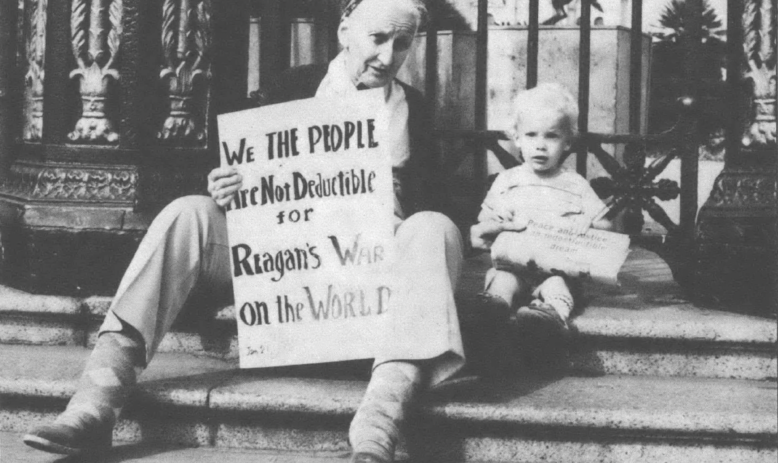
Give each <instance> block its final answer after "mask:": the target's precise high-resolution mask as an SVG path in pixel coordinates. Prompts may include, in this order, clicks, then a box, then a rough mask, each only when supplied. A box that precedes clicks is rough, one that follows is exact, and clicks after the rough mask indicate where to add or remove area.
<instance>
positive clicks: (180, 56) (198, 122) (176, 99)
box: [157, 0, 211, 145]
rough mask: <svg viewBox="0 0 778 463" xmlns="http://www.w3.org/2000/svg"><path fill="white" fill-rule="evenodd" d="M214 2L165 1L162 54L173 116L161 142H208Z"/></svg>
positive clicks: (160, 133)
mask: <svg viewBox="0 0 778 463" xmlns="http://www.w3.org/2000/svg"><path fill="white" fill-rule="evenodd" d="M210 48H211V1H210V0H165V2H164V3H163V6H162V51H163V53H164V60H165V67H164V68H163V69H162V72H161V73H160V79H161V80H162V81H163V82H165V83H167V88H168V98H169V102H170V112H169V114H168V116H167V118H166V119H165V122H164V124H163V126H162V128H161V129H160V131H159V132H158V133H157V138H159V139H160V140H163V141H168V142H172V143H177V144H200V145H202V144H203V143H204V142H205V140H206V128H205V121H204V119H205V117H204V113H205V106H206V103H205V100H206V98H207V82H208V80H209V79H210V63H209V54H210Z"/></svg>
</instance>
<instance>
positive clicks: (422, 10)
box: [340, 0, 427, 28]
mask: <svg viewBox="0 0 778 463" xmlns="http://www.w3.org/2000/svg"><path fill="white" fill-rule="evenodd" d="M366 1H375V0H346V1H344V2H343V7H342V8H341V12H342V15H341V18H340V21H341V22H343V21H344V20H346V18H348V17H349V16H351V13H353V12H354V10H357V9H359V5H360V4H362V3H364V2H366ZM380 1H384V2H387V1H391V2H397V3H405V4H407V5H408V8H409V10H410V11H413V12H414V13H415V14H416V17H417V18H419V22H418V24H417V28H421V27H422V26H423V25H424V24H425V23H426V21H427V5H426V4H425V2H424V0H380Z"/></svg>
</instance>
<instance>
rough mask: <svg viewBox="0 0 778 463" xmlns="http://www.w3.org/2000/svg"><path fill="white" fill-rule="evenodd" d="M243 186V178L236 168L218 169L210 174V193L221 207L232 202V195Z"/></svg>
mask: <svg viewBox="0 0 778 463" xmlns="http://www.w3.org/2000/svg"><path fill="white" fill-rule="evenodd" d="M241 186H243V177H242V176H241V175H240V174H238V170H237V169H236V168H234V167H217V168H215V169H213V170H212V171H211V172H210V173H209V174H208V193H210V194H211V198H213V200H214V201H216V204H218V205H219V206H220V207H222V208H224V207H227V205H228V204H230V201H232V195H233V194H235V192H236V191H238V190H240V187H241Z"/></svg>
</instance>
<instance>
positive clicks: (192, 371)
mask: <svg viewBox="0 0 778 463" xmlns="http://www.w3.org/2000/svg"><path fill="white" fill-rule="evenodd" d="M87 355H88V350H87V349H84V348H78V347H61V346H59V347H51V346H20V345H3V346H0V402H1V403H2V404H1V405H2V406H0V431H3V432H13V433H21V432H24V431H25V430H27V429H28V428H29V427H31V426H34V425H37V424H40V423H43V422H47V421H48V420H50V419H52V418H53V417H54V416H55V414H56V413H58V412H59V411H61V410H62V409H63V408H64V406H65V404H66V400H67V398H68V397H69V396H70V395H71V394H72V393H73V392H74V390H75V387H76V382H77V378H78V375H79V374H80V370H81V368H82V366H83V363H84V361H85V359H86V357H87ZM293 370H294V369H269V370H238V369H236V367H235V363H234V361H231V360H220V359H215V358H207V357H202V356H193V355H190V354H167V353H163V354H160V355H158V357H157V358H156V359H155V361H154V362H152V364H151V366H150V368H149V369H148V371H147V372H146V373H145V374H144V376H143V377H142V381H141V383H140V385H139V388H138V389H137V393H136V394H134V396H133V399H132V401H131V404H130V406H128V407H127V409H126V410H125V414H124V415H123V418H122V419H121V420H120V424H119V426H118V427H117V429H116V432H115V440H116V441H117V442H124V443H133V442H135V443H138V442H144V443H149V444H153V443H175V444H181V445H189V446H201V447H213V448H217V449H218V448H245V449H258V450H262V451H284V452H286V451H291V452H308V453H310V452H330V453H339V452H347V451H348V442H347V429H348V423H349V421H350V419H351V417H352V415H353V413H354V412H355V410H356V407H357V406H358V404H359V401H360V399H361V397H362V394H363V393H364V390H365V387H366V382H365V381H364V379H359V378H358V376H359V375H353V374H339V375H338V374H333V373H332V372H326V371H325V372H324V373H327V374H326V375H321V374H320V375H315V374H312V375H311V374H309V376H307V377H300V376H299V375H298V376H290V374H293V373H294V371H293ZM324 376H327V377H326V378H325V377H324ZM777 407H778V400H777V396H776V383H775V382H773V381H752V380H732V379H711V378H668V377H649V376H602V377H562V378H530V377H527V378H523V379H513V380H511V381H507V380H505V381H485V380H479V379H476V378H460V379H457V380H452V381H449V382H448V383H445V384H443V385H442V386H440V387H438V388H436V389H435V390H433V391H430V392H428V393H427V394H426V395H425V396H424V397H423V398H422V401H421V405H420V408H421V411H420V413H419V415H418V416H417V417H416V419H415V420H414V421H413V422H414V423H415V424H414V425H413V426H411V428H410V429H409V432H408V435H407V438H406V439H405V441H404V444H403V446H402V447H403V450H402V454H404V455H411V456H412V457H413V459H412V461H424V462H431V463H434V462H449V463H451V462H457V461H463V462H475V461H493V462H507V461H517V460H521V461H547V462H554V461H559V462H569V461H576V462H581V463H586V462H600V463H602V462H614V463H617V462H618V463H620V462H635V461H663V462H669V461H673V462H675V461H695V462H698V463H703V462H722V463H723V462H732V461H738V462H768V461H769V462H774V461H776V457H778V417H777V416H776V409H777Z"/></svg>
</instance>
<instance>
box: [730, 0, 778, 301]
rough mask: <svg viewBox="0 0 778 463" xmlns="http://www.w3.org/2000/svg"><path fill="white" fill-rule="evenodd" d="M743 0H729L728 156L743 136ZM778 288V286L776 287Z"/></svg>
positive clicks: (737, 149) (735, 154)
mask: <svg viewBox="0 0 778 463" xmlns="http://www.w3.org/2000/svg"><path fill="white" fill-rule="evenodd" d="M743 3H744V2H743V0H728V1H727V83H726V85H727V87H726V88H727V92H726V95H727V96H726V98H727V107H728V108H730V109H731V111H730V112H729V117H728V118H727V126H726V131H727V132H726V138H725V140H726V141H725V143H726V153H727V154H726V156H727V157H728V158H730V159H732V158H737V157H739V153H740V140H741V137H742V135H743V134H742V132H741V131H742V125H741V124H742V120H741V114H742V111H741V106H742V104H743V103H742V91H743V90H742V88H741V87H740V85H741V84H740V82H739V81H738V76H739V75H740V72H741V66H743V62H742V55H743V24H742V21H743V12H744V11H743V10H744V7H743ZM776 289H777V290H778V288H776Z"/></svg>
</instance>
